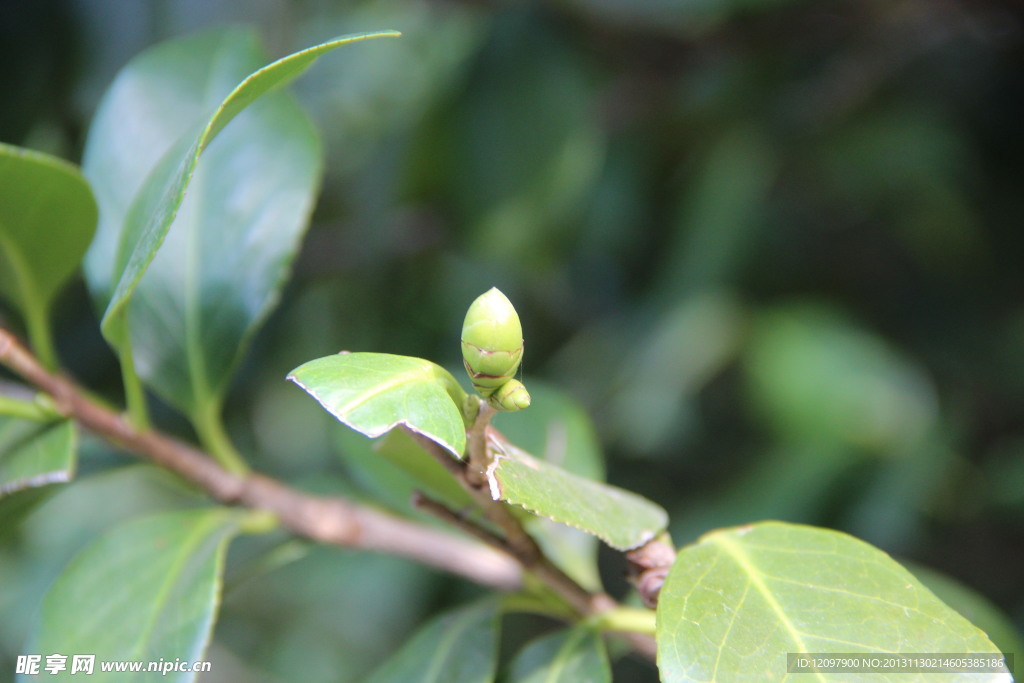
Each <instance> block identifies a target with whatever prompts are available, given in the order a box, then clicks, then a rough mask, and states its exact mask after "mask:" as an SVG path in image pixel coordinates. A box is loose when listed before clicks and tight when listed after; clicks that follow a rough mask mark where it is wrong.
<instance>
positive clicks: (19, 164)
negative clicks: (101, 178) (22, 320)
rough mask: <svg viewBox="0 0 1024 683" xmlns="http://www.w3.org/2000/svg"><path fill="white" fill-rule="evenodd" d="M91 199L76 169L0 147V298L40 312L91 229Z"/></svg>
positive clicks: (80, 252)
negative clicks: (39, 309) (0, 295)
mask: <svg viewBox="0 0 1024 683" xmlns="http://www.w3.org/2000/svg"><path fill="white" fill-rule="evenodd" d="M96 211H97V210H96V200H95V199H93V196H92V190H91V189H90V188H89V183H88V182H86V180H85V178H84V177H83V176H82V174H81V172H79V170H78V169H77V168H76V167H75V166H73V165H71V164H69V163H67V162H66V161H63V160H62V159H58V158H57V157H53V156H50V155H49V154H43V153H41V152H34V151H32V150H28V149H23V148H20V147H14V146H11V145H6V144H3V143H0V294H3V295H4V296H6V297H8V298H9V299H10V300H11V301H12V302H14V304H15V305H17V306H18V307H19V308H20V309H21V310H22V311H25V310H26V309H29V308H33V307H36V308H46V307H47V306H48V305H49V303H50V300H51V299H52V298H53V295H54V294H56V293H57V290H58V289H60V286H61V285H62V284H64V281H65V280H67V278H68V277H69V276H70V275H71V274H72V273H73V272H74V271H75V269H76V268H77V267H78V264H79V263H80V262H81V260H82V256H83V255H84V254H85V250H86V249H87V248H88V246H89V242H90V240H92V236H93V232H95V230H96V216H97V214H96Z"/></svg>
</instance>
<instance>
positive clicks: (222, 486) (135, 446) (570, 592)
mask: <svg viewBox="0 0 1024 683" xmlns="http://www.w3.org/2000/svg"><path fill="white" fill-rule="evenodd" d="M0 364H2V365H5V366H7V367H8V368H9V369H10V370H12V371H13V372H14V373H15V374H17V375H19V376H20V377H21V378H22V379H24V380H26V381H27V382H29V383H30V384H33V385H35V386H36V387H38V388H39V389H40V390H42V391H43V392H45V393H47V394H49V395H50V396H51V397H52V398H53V401H54V404H55V406H56V408H57V410H58V412H60V413H61V414H62V415H64V416H66V417H68V418H71V419H74V420H75V421H76V422H78V423H79V424H81V425H82V426H83V427H85V428H86V429H88V430H90V431H92V432H94V433H96V434H98V435H99V436H101V437H103V438H104V439H106V440H107V441H110V442H111V443H113V444H115V445H117V446H120V447H121V448H123V449H124V450H126V451H127V452H129V453H131V454H132V455H135V456H137V457H140V458H142V459H145V460H149V461H151V462H153V463H155V464H157V465H159V466H161V467H163V468H165V469H168V470H171V471H172V472H176V473H177V474H179V475H181V476H182V477H184V478H185V479H187V480H189V481H191V482H192V483H194V484H196V485H198V486H199V487H201V488H202V489H204V490H205V491H206V492H207V493H208V494H209V495H210V496H211V497H213V498H214V499H216V500H218V501H220V502H222V503H225V504H229V505H245V506H247V507H250V508H254V509H261V510H268V511H270V512H272V513H273V514H274V515H275V516H276V517H277V518H278V520H279V521H280V523H281V524H282V525H283V526H285V527H286V528H288V529H289V530H291V531H292V532H294V533H295V534H297V535H299V536H304V537H306V538H309V539H312V540H315V541H319V542H322V543H327V544H332V545H339V546H345V547H353V548H361V549H365V550H372V551H378V552H382V553H387V554H391V555H395V556H398V557H405V558H407V559H411V560H414V561H416V562H419V563H421V564H424V565H427V566H431V567H435V568H437V569H441V570H444V571H447V572H450V573H452V574H456V575H459V576H463V577H465V578H467V579H469V580H471V581H474V582H476V583H479V584H482V585H485V586H490V587H493V588H497V589H499V590H516V589H518V588H521V587H522V578H523V577H522V570H523V569H525V570H527V571H529V572H531V573H532V574H533V575H534V576H535V577H537V578H538V579H539V580H541V581H542V582H543V583H544V584H545V585H547V586H549V587H550V588H551V589H552V590H553V591H555V592H556V593H557V594H559V595H560V596H562V597H563V598H564V599H565V600H566V601H567V602H568V603H569V604H570V605H571V606H572V607H573V608H574V609H575V610H576V611H577V612H578V613H579V614H580V616H583V617H586V616H591V615H594V614H598V613H600V612H604V611H606V610H609V609H613V608H615V607H617V606H618V603H616V602H615V600H614V599H613V598H611V597H610V596H608V595H607V594H605V593H591V592H589V591H588V590H586V589H585V588H583V587H582V586H580V585H579V584H578V583H576V581H574V580H573V579H572V578H571V577H570V576H568V575H567V574H565V572H563V571H562V570H561V569H559V568H558V567H556V566H555V565H554V564H552V562H551V561H550V560H549V559H548V558H547V557H545V555H544V554H543V553H542V552H541V550H540V548H539V547H538V546H537V544H536V541H534V540H533V538H532V537H531V536H530V535H529V534H527V533H526V531H525V530H524V529H523V527H522V525H521V524H520V523H519V520H517V519H516V518H515V517H514V516H512V515H511V513H509V511H508V509H507V507H506V506H505V505H504V504H503V503H501V502H499V501H495V500H492V499H491V496H490V493H489V490H488V489H487V488H486V487H484V488H481V487H479V486H474V485H473V484H471V483H470V482H469V480H468V478H467V476H466V465H465V463H463V462H461V461H458V460H455V459H454V458H452V456H451V454H450V453H449V452H448V451H447V450H444V449H443V448H441V447H440V446H439V445H438V444H437V443H435V442H434V441H431V440H430V439H427V438H426V437H423V436H422V435H421V434H417V433H415V432H412V431H411V430H407V431H408V433H409V434H410V435H411V436H412V437H413V439H415V440H416V441H417V443H419V444H420V445H421V446H422V447H423V448H424V450H426V451H427V452H428V453H429V454H430V455H432V456H433V457H434V458H435V459H436V460H437V461H438V462H440V463H441V464H442V465H443V466H444V467H445V468H446V469H447V470H448V471H449V472H451V473H452V475H453V476H454V477H455V479H456V480H457V481H459V482H460V483H461V484H462V485H463V486H464V487H465V488H466V490H467V491H468V492H469V493H470V494H471V495H472V496H473V497H474V499H475V500H476V501H477V502H478V504H479V505H480V508H481V509H482V510H483V512H484V514H485V515H486V516H487V519H488V520H490V521H491V522H492V523H494V524H495V525H496V526H497V527H498V528H499V529H501V531H502V533H504V534H505V538H500V537H498V536H495V535H493V534H490V532H487V531H486V530H484V529H482V528H481V529H478V530H476V531H474V532H472V535H474V536H475V537H476V538H478V539H479V540H481V541H484V542H485V543H487V544H488V545H490V547H488V545H484V544H482V543H478V542H475V541H470V540H467V539H464V538H461V537H457V536H452V535H449V534H446V533H443V532H441V531H438V530H436V529H433V528H431V527H428V526H424V525H421V524H417V523H415V522H411V521H408V520H405V519H402V518H399V517H395V516H392V515H388V514H385V513H382V512H379V511H377V510H374V509H372V508H369V507H366V506H362V505H358V504H356V503H353V502H351V501H348V500H346V499H344V498H340V497H333V498H325V497H320V496H313V495H309V494H306V493H303V492H301V491H299V490H297V489H294V488H291V487H289V486H287V485H285V484H283V483H281V482H279V481H277V480H275V479H271V478H269V477H266V476H264V475H261V474H258V473H255V472H252V473H249V474H246V475H243V476H239V475H236V474H233V473H231V472H228V471H227V470H225V469H224V468H222V467H221V466H220V465H219V464H217V463H216V462H215V461H214V460H213V459H212V458H210V456H208V455H207V454H206V453H204V452H203V451H201V450H199V449H197V448H195V447H194V446H191V445H189V444H186V443H183V442H181V441H178V440H176V439H173V438H171V437H169V436H167V435H165V434H162V433H161V432H159V431H156V430H152V429H150V430H147V431H140V430H138V429H136V428H135V427H134V426H132V425H131V424H130V423H129V422H128V421H127V420H125V419H124V418H123V417H122V416H121V415H119V414H117V413H116V412H114V411H112V410H110V409H109V408H106V407H105V406H102V405H100V404H98V403H96V402H95V401H93V400H92V399H90V398H89V397H88V396H87V395H86V394H85V392H83V391H82V390H80V389H79V388H78V386H77V385H76V384H75V383H74V382H72V381H71V380H69V379H67V378H65V377H63V376H61V375H57V374H54V373H51V372H50V371H48V370H47V369H46V368H44V367H43V366H42V365H41V364H40V363H39V362H38V361H37V360H36V359H35V357H34V356H33V355H32V354H31V353H30V352H29V351H28V350H27V349H26V348H25V347H24V346H22V344H21V343H20V342H19V341H18V340H17V339H16V338H15V337H14V335H12V334H11V333H10V332H8V331H7V330H5V329H3V328H0ZM484 427H486V424H485V425H484ZM451 514H452V515H453V516H455V517H458V515H455V514H454V513H451ZM460 519H461V518H460ZM449 521H454V520H449ZM471 524H472V523H471V522H470V521H468V520H466V519H461V521H460V522H459V523H457V524H456V526H458V527H459V528H461V529H463V530H464V531H467V532H468V531H469V530H468V528H467V525H471ZM620 635H621V636H622V637H623V638H624V639H626V640H627V641H628V642H629V643H630V644H631V645H632V647H633V649H634V650H636V651H637V652H638V653H640V654H643V655H645V656H647V657H648V658H650V659H652V660H653V659H654V654H655V647H654V640H653V639H652V638H650V637H649V636H646V635H642V634H638V633H623V634H620Z"/></svg>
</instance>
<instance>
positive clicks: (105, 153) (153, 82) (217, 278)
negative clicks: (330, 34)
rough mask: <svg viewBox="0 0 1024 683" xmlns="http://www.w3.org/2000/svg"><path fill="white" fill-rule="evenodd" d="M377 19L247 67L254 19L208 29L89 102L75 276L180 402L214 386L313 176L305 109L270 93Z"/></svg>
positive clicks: (139, 62) (251, 60) (109, 325)
mask: <svg viewBox="0 0 1024 683" xmlns="http://www.w3.org/2000/svg"><path fill="white" fill-rule="evenodd" d="M376 35H397V34H395V33H387V32H385V33H380V34H364V35H357V36H349V37H345V38H338V39H336V40H332V41H329V42H327V43H324V44H322V45H317V46H315V47H311V48H309V49H306V50H303V51H301V52H297V53H295V54H292V55H289V56H287V57H284V58H282V59H280V60H278V61H276V62H273V63H271V64H269V65H267V66H265V67H263V68H261V69H257V67H258V66H259V65H260V64H261V63H262V62H263V57H262V55H261V52H260V50H259V49H258V47H257V45H256V40H255V37H254V36H253V35H252V34H251V33H250V32H248V31H245V30H241V29H223V30H216V31H211V32H207V33H204V34H201V35H198V36H193V37H190V38H186V39H183V40H178V41H174V42H169V43H165V44H163V45H160V46H158V47H156V48H154V49H152V50H150V51H148V52H146V53H144V54H142V55H140V56H139V57H137V58H136V59H135V60H133V61H132V62H131V63H130V64H129V65H128V66H127V67H126V68H125V69H124V70H123V71H122V72H121V74H120V75H119V76H118V79H117V80H116V81H115V83H114V85H113V86H112V88H111V90H110V91H109V92H108V93H107V96H106V97H105V99H104V101H103V103H102V104H101V106H100V109H99V112H98V113H97V116H96V119H95V121H94V123H93V125H92V128H91V129H90V133H89V140H88V144H87V147H86V153H85V172H86V175H87V176H88V177H89V178H90V179H92V180H93V182H94V183H95V186H96V192H97V198H98V200H99V204H100V207H101V209H102V211H101V215H102V221H101V223H100V227H99V231H98V234H97V238H96V240H95V241H94V243H93V245H92V247H91V248H90V250H89V254H88V257H87V260H86V275H87V279H88V282H89V286H90V289H91V290H92V294H93V297H94V299H95V300H96V302H97V304H98V306H99V307H100V308H101V309H105V312H104V315H103V330H104V335H105V336H106V337H107V339H108V340H109V341H110V342H111V343H112V344H113V345H114V346H115V347H116V348H118V349H122V346H123V345H124V344H128V343H129V342H130V343H131V344H132V345H133V348H134V349H137V351H136V353H135V357H136V360H137V364H138V365H139V368H140V371H141V374H143V376H144V377H146V379H147V380H149V381H150V382H151V383H152V384H153V386H154V388H155V389H156V390H157V391H158V392H159V393H161V394H162V395H163V396H164V397H165V398H167V399H168V400H169V401H170V402H171V403H173V404H175V405H177V406H178V407H181V408H183V409H185V410H186V411H190V412H195V411H196V410H197V409H200V408H201V407H204V406H207V405H208V404H210V403H216V402H217V399H218V397H219V394H220V393H221V392H222V391H223V390H224V386H225V384H226V383H227V380H228V377H229V373H230V371H231V369H232V367H233V366H234V364H235V362H236V361H237V359H238V355H239V353H240V350H241V349H242V348H244V345H245V341H246V340H247V339H248V337H249V336H250V335H251V334H252V332H253V330H254V328H255V327H256V326H257V325H258V324H259V322H260V321H261V320H262V319H263V317H265V316H266V314H267V312H268V311H269V309H270V307H271V305H272V304H273V302H274V301H275V300H276V298H277V295H278V291H279V288H280V286H281V285H282V283H283V279H284V277H285V275H286V271H287V268H288V264H289V263H290V262H291V259H292V257H293V256H294V254H295V250H296V249H297V246H298V242H299V239H300V237H301V235H302V232H303V230H304V228H305V225H306V220H307V218H308V214H309V211H310V208H311V205H312V198H313V194H314V191H315V189H316V186H317V184H318V182H319V170H320V150H319V143H318V140H317V138H316V135H315V132H314V130H313V127H312V125H311V123H310V122H309V120H308V118H307V117H306V116H305V114H304V113H302V111H301V110H300V109H299V108H298V106H297V104H296V103H295V102H294V101H293V100H292V99H291V98H290V97H289V96H288V95H287V94H285V93H283V92H276V93H272V94H267V93H268V92H269V91H270V90H272V89H274V88H278V87H280V86H282V85H284V84H286V83H288V82H289V81H290V80H292V79H293V78H295V77H296V76H297V75H298V74H300V73H301V72H302V71H303V70H304V69H306V68H307V67H308V66H309V65H310V64H312V62H313V61H314V60H315V59H316V58H317V57H318V56H320V55H321V54H324V53H325V52H328V51H330V50H333V49H335V48H337V47H339V46H341V45H344V44H347V43H351V42H354V41H357V40H362V39H365V38H369V37H373V36H376ZM257 99H259V100H260V101H259V102H258V103H257V102H256V100H257ZM250 105H252V106H250ZM243 110H246V111H245V112H244V114H242V112H243ZM211 113H212V115H211ZM239 114H242V115H241V116H239V118H238V120H237V122H236V125H235V126H232V127H231V128H229V129H227V130H226V131H225V133H224V135H222V136H221V137H220V138H218V139H217V140H216V141H215V140H214V139H215V138H217V137H218V133H220V132H221V131H222V130H224V129H225V126H227V124H228V123H229V122H231V121H232V119H234V118H235V117H236V115H239ZM204 152H205V154H204ZM201 155H202V156H203V163H202V164H200V163H199V160H200V156H201ZM186 190H188V191H189V194H188V199H187V200H186V199H185V197H186V194H185V193H186ZM172 222H173V223H174V225H175V229H174V231H172V232H171V235H172V238H173V239H170V240H168V242H167V243H166V244H165V243H164V239H165V236H167V234H168V229H169V228H170V226H171V224H172ZM161 245H163V246H164V249H161ZM158 250H160V251H161V252H166V253H164V254H163V255H162V256H161V257H159V258H157V253H158ZM151 266H152V268H151ZM147 269H149V270H151V271H152V272H149V273H147ZM144 274H147V275H149V277H146V278H144V277H143V275H144ZM129 300H131V302H132V303H133V304H134V305H132V306H129V305H128V304H129ZM129 333H130V337H129V336H128V335H129Z"/></svg>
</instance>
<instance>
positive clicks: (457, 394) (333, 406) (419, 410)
mask: <svg viewBox="0 0 1024 683" xmlns="http://www.w3.org/2000/svg"><path fill="white" fill-rule="evenodd" d="M288 379H290V380H291V381H293V382H295V383H296V384H298V385H299V386H300V387H302V388H303V389H304V390H305V391H306V393H308V394H309V395H310V396H312V397H313V398H315V399H316V400H317V401H319V402H320V405H322V406H323V407H324V409H325V410H327V412H329V413H330V414H331V415H333V416H334V417H336V418H338V419H339V420H340V421H341V422H343V423H344V424H346V425H348V426H349V427H351V428H352V429H354V430H356V431H357V432H360V433H362V434H365V435H366V436H369V437H377V436H381V435H382V434H385V433H387V432H388V431H390V430H391V429H393V428H395V427H397V426H399V425H405V426H406V427H408V428H409V429H411V430H413V431H414V432H417V433H419V434H423V435H424V436H426V437H427V438H429V439H431V440H433V441H435V442H437V443H438V444H440V445H441V446H443V447H444V448H446V449H447V450H449V451H451V453H452V455H454V456H455V457H457V458H461V457H462V453H463V451H464V450H465V448H466V425H465V422H464V421H463V417H462V413H461V411H460V409H459V407H458V406H462V405H463V401H464V400H465V397H466V393H465V391H464V390H463V389H462V387H460V386H459V384H458V382H456V381H455V378H454V377H452V376H451V373H449V372H448V371H447V370H445V369H444V368H442V367H441V366H439V365H435V364H434V363H431V362H430V361H427V360H423V359H422V358H411V357H409V356H394V355H391V354H387V353H339V354H337V355H334V356H325V357H324V358H317V359H316V360H311V361H309V362H308V363H304V364H303V365H300V366H299V367H297V368H296V369H294V370H292V371H291V373H290V374H289V375H288Z"/></svg>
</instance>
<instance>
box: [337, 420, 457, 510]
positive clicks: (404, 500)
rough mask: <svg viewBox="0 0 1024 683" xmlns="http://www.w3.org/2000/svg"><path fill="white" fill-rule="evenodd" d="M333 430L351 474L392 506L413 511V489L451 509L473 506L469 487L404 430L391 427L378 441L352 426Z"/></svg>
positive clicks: (338, 447)
mask: <svg viewBox="0 0 1024 683" xmlns="http://www.w3.org/2000/svg"><path fill="white" fill-rule="evenodd" d="M332 431H333V435H334V441H335V444H336V446H337V450H338V452H339V454H340V456H341V457H342V459H343V460H344V461H345V462H346V463H348V464H349V465H350V466H351V467H352V470H353V471H352V473H351V476H352V478H353V479H355V480H356V481H357V482H359V483H361V484H363V485H365V486H366V487H367V488H368V489H369V490H370V491H371V492H372V493H373V494H374V496H375V497H376V498H378V499H379V500H381V501H383V502H385V503H387V504H388V505H390V506H391V507H392V508H394V509H396V510H399V511H402V512H405V513H409V512H412V510H413V507H412V504H411V497H412V492H413V491H421V492H422V493H425V494H426V495H428V496H430V497H431V498H433V499H435V500H438V501H440V502H442V503H444V504H445V505H447V506H448V507H450V508H452V509H455V510H464V509H472V507H473V505H474V503H473V499H472V498H471V497H470V495H469V494H468V493H467V492H466V489H464V488H463V487H462V486H461V485H460V484H459V483H458V482H457V481H455V478H454V477H452V475H451V473H450V472H448V470H446V469H445V468H444V467H442V466H441V464H440V463H439V462H437V460H435V459H434V458H432V457H430V456H429V455H428V454H426V453H424V452H423V448H421V447H420V445H419V444H417V443H416V442H415V441H414V440H413V439H412V437H411V436H410V435H409V434H407V433H406V432H405V431H403V430H401V429H392V430H391V431H390V432H388V433H387V434H385V435H384V436H382V437H380V438H379V439H377V440H375V441H370V440H369V439H367V438H366V437H364V436H362V435H361V434H359V433H357V432H354V431H352V430H351V429H335V430H332Z"/></svg>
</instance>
